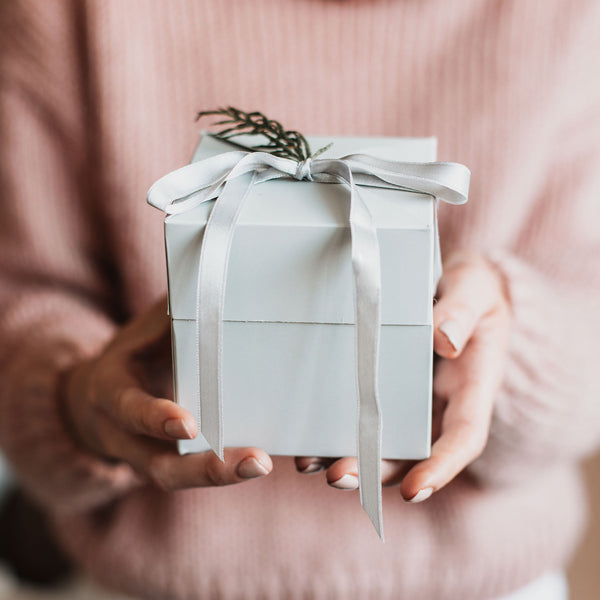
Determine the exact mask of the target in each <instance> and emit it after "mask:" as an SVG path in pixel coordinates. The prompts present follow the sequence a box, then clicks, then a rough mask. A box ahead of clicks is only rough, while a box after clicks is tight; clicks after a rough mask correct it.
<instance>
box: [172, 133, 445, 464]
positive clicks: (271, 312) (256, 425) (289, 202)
mask: <svg viewBox="0 0 600 600" xmlns="http://www.w3.org/2000/svg"><path fill="white" fill-rule="evenodd" d="M332 140H333V142H334V144H333V146H332V148H331V149H330V150H329V151H328V152H327V153H326V154H324V155H323V157H328V156H330V157H334V156H335V157H341V156H344V155H346V154H350V153H364V154H371V155H374V156H378V157H381V158H385V159H387V160H400V161H414V162H421V161H423V162H425V161H433V160H435V140H434V139H431V138H427V139H402V138H396V139H393V138H309V141H310V143H311V147H312V148H313V149H317V148H319V147H321V146H324V145H325V144H327V143H329V142H330V141H332ZM231 150H232V147H231V146H230V145H228V144H224V143H223V142H220V141H218V140H216V139H214V138H211V137H204V138H203V140H202V141H201V143H200V144H199V146H198V148H197V150H196V152H195V154H194V159H193V160H201V159H202V158H206V157H208V156H212V155H214V154H218V153H221V152H228V151H231ZM360 193H361V195H362V197H363V198H364V200H365V202H366V203H367V205H368V207H369V210H370V211H371V214H372V215H373V219H374V221H375V224H376V226H377V230H378V239H379V244H380V250H381V266H382V333H381V348H380V370H379V392H380V402H381V411H382V421H383V436H382V437H383V441H382V456H383V457H384V458H412V459H418V458H424V457H426V456H428V455H429V449H430V428H431V418H430V415H431V376H432V362H433V342H432V297H433V293H434V281H433V248H434V238H433V232H434V230H433V225H434V218H435V212H434V200H433V199H432V198H431V197H429V196H426V195H421V194H413V193H408V192H401V191H397V190H390V189H384V188H368V187H366V186H362V187H361V188H360ZM212 205H213V203H212V202H211V203H207V204H205V205H202V206H199V207H197V208H195V209H193V210H191V211H188V212H186V213H182V214H178V215H172V216H169V217H167V219H166V220H165V236H166V247H167V263H168V274H169V306H170V313H171V317H172V320H173V321H172V332H173V353H174V375H175V393H176V400H177V402H179V403H180V404H181V405H182V406H184V407H185V408H187V409H188V410H189V411H190V412H192V414H195V412H196V410H195V402H196V399H195V398H194V391H193V390H194V381H195V377H196V376H197V375H196V373H197V365H196V363H195V361H196V351H195V340H196V335H195V321H194V318H195V312H196V281H197V269H198V259H199V254H200V248H201V244H202V232H203V229H204V225H205V223H206V220H207V218H208V215H209V214H210V210H211V208H212ZM348 214H349V192H348V190H347V189H346V188H345V187H344V186H342V185H341V184H320V183H313V182H305V181H302V182H299V181H295V180H277V181H270V182H266V183H262V184H258V185H255V186H254V187H253V188H252V190H251V192H250V193H249V195H248V199H247V202H246V205H245V206H244V208H243V209H242V212H241V215H240V220H239V224H238V227H237V229H236V232H235V236H234V240H233V245H232V249H231V255H230V262H229V270H228V277H227V288H226V296H225V310H224V321H225V324H224V334H223V424H224V441H225V446H259V447H262V448H264V449H265V450H266V451H267V452H269V453H271V454H281V455H310V456H351V455H355V453H356V438H355V436H356V412H357V402H358V400H357V391H356V387H357V386H356V373H355V364H354V354H355V350H354V325H353V324H354V304H353V302H354V292H353V278H352V267H351V262H350V230H349V224H348ZM207 449H208V444H207V443H206V441H205V440H204V438H203V437H202V435H201V434H199V435H198V438H197V439H196V440H192V441H185V442H181V443H180V450H181V451H182V452H199V451H204V450H207Z"/></svg>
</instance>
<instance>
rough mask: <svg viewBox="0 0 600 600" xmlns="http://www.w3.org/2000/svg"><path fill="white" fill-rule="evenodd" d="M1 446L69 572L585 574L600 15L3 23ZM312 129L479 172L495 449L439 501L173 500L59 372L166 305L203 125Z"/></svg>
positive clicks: (528, 6) (262, 584)
mask: <svg viewBox="0 0 600 600" xmlns="http://www.w3.org/2000/svg"><path fill="white" fill-rule="evenodd" d="M0 18H1V22H0V27H1V30H0V51H1V53H0V56H1V58H0V60H1V61H2V65H1V66H2V71H1V72H2V81H1V88H0V129H1V131H2V136H1V137H0V169H1V171H0V177H1V180H0V182H1V184H2V188H1V196H0V202H1V205H2V218H1V219H0V336H1V338H0V339H1V341H2V343H1V346H0V443H1V445H2V449H3V450H4V451H5V452H6V454H7V456H8V457H9V459H10V460H11V462H12V463H13V464H14V466H15V468H16V470H17V471H18V473H19V476H20V479H21V481H22V483H23V485H24V486H25V487H26V489H27V490H28V491H29V493H30V494H31V495H32V496H34V497H35V498H37V499H38V501H39V502H40V503H42V504H43V505H44V506H45V507H46V508H47V509H48V510H49V511H51V512H53V513H54V515H55V522H56V525H57V527H56V529H57V532H58V534H59V535H60V537H61V539H62V541H63V543H64V545H65V547H66V548H67V549H68V550H69V551H70V552H71V554H72V555H73V556H74V557H75V559H76V560H77V561H78V562H79V564H80V565H81V566H82V567H83V568H84V569H86V570H87V571H88V572H90V573H91V575H92V576H94V577H96V578H97V579H99V580H101V581H102V582H103V583H104V584H106V585H109V586H114V587H115V588H119V589H121V590H124V591H128V592H130V593H132V594H135V595H138V596H140V597H143V598H155V599H157V600H158V599H161V600H164V599H169V600H192V599H194V600H196V599H200V598H202V599H208V598H226V599H231V598H261V599H269V600H270V599H273V600H276V599H281V598H298V599H300V598H311V599H315V600H319V599H326V598H327V599H331V598H344V599H353V598H355V599H357V600H358V599H361V600H363V599H368V598H373V599H378V600H382V599H387V598H389V599H392V598H394V599H398V598H399V599H404V598H419V599H420V600H440V599H443V600H485V599H489V598H493V597H494V596H497V595H500V594H503V593H506V592H508V591H510V590H512V589H515V588H517V587H519V586H521V585H523V584H525V583H526V582H527V581H529V580H531V579H533V578H534V577H536V576H537V575H539V574H540V573H541V572H543V571H544V570H546V569H552V568H559V567H561V566H563V565H564V564H565V563H566V561H567V560H568V559H569V557H570V555H571V552H572V550H573V547H574V545H575V544H576V542H577V539H578V536H579V533H580V531H581V528H582V525H583V522H584V501H583V495H582V490H581V485H580V481H579V477H578V474H577V468H576V461H577V460H578V459H579V458H580V457H581V456H583V455H585V454H586V453H589V452H590V451H591V450H593V449H594V448H595V447H596V446H597V444H598V439H599V437H600V436H599V431H600V403H599V401H598V399H599V396H600V390H599V386H598V372H597V366H596V362H597V359H596V356H597V354H596V352H595V350H596V348H597V340H598V339H600V322H599V321H600V319H599V317H598V305H597V302H598V300H597V299H598V295H599V294H600V269H599V268H598V261H599V259H600V228H599V227H598V217H599V216H600V215H599V209H598V206H599V204H598V197H599V192H600V183H599V182H600V177H599V175H598V173H599V172H600V170H599V169H598V166H599V165H600V144H599V143H598V140H599V139H600V83H599V82H598V78H597V76H596V75H595V72H596V71H595V68H594V67H597V65H595V64H593V62H594V61H597V58H598V56H600V37H599V36H598V34H597V32H598V24H599V23H600V3H598V2H597V1H596V0H579V1H572V2H568V1H564V0H563V1H559V0H537V1H535V0H519V1H517V0H512V1H511V0H506V1H500V0H461V1H460V2H448V1H447V0H377V1H375V0H373V1H366V0H363V1H360V0H355V1H353V0H347V1H343V0H328V1H326V0H253V1H252V2H250V1H248V0H195V1H192V0H173V1H170V2H164V1H162V0H128V2H104V1H100V0H89V1H88V2H85V3H82V2H78V1H77V0H63V1H47V2H39V1H35V0H31V1H25V0H22V1H21V0H20V1H16V0H13V1H12V2H5V3H2V5H1V8H0ZM227 104H232V105H235V106H240V107H243V108H247V109H259V110H262V111H263V112H265V113H266V114H268V115H270V116H273V117H274V118H277V119H279V120H281V121H282V122H283V123H284V124H285V125H286V126H287V127H289V128H297V129H299V130H301V131H303V132H304V133H307V134H322V135H327V134H331V135H335V134H356V135H393V136H429V135H436V136H437V137H438V138H439V156H440V159H446V160H456V161H460V162H464V163H465V164H467V165H468V166H469V167H470V168H471V170H472V173H473V178H472V188H471V199H470V202H469V204H468V205H467V206H465V207H461V208H455V207H452V208H447V207H444V206H442V207H441V209H440V232H441V238H442V251H443V253H446V254H447V253H449V252H451V251H452V250H454V249H456V248H461V247H464V248H471V249H475V250H479V251H481V252H483V253H484V254H485V255H487V256H488V257H489V258H490V259H491V260H493V261H494V262H495V264H496V265H497V266H498V268H499V269H501V271H502V272H503V273H504V274H505V276H506V279H507V285H508V290H509V293H510V297H511V302H512V308H513V313H514V319H513V334H512V343H511V348H510V356H509V361H508V365H507V371H506V378H505V381H504V384H503V386H502V389H501V391H500V393H499V394H498V398H497V402H496V408H495V412H494V419H493V424H492V430H491V435H490V440H489V443H488V445H487V447H486V450H485V452H484V454H483V455H482V456H481V457H480V458H479V459H478V460H477V461H476V462H475V463H474V464H473V465H471V467H470V468H469V469H468V470H467V472H466V473H464V474H463V475H461V476H460V477H459V478H457V479H456V480H455V481H454V482H453V483H452V484H450V485H449V486H447V488H445V489H444V490H442V491H440V492H439V493H437V494H435V495H434V496H433V498H432V499H430V500H429V501H427V502H425V503H424V504H422V505H414V506H413V505H407V504H405V503H403V502H402V499H401V497H400V493H399V491H398V489H397V488H389V489H385V490H384V515H385V524H386V538H387V541H386V543H385V544H382V543H381V542H380V541H379V540H378V538H377V536H376V535H375V534H374V532H373V531H372V528H371V526H370V524H369V523H368V520H367V519H366V518H365V516H364V514H363V513H362V510H361V508H360V503H359V500H358V496H357V494H356V493H353V492H349V493H348V492H347V493H342V492H339V491H336V490H333V489H331V488H329V487H327V485H326V484H325V482H324V478H323V477H322V475H315V476H301V475H298V474H296V473H295V470H294V467H293V462H292V459H290V458H275V460H274V463H275V469H274V472H273V473H272V474H271V475H269V476H268V477H266V478H265V479H264V480H256V481H252V482H248V483H244V484H242V485H238V486H233V487H228V488H220V489H200V490H191V491H186V492H181V493H175V494H170V495H169V494H165V493H162V492H159V491H156V490H152V489H150V488H148V487H141V486H140V484H139V482H138V481H137V479H136V478H135V476H134V475H133V473H132V472H131V471H130V470H129V468H128V467H126V466H114V465H109V464H105V463H103V462H102V461H100V460H98V459H96V458H94V457H92V456H88V455H86V454H85V453H84V452H82V451H81V450H79V449H78V448H77V446H76V445H75V443H74V442H73V441H72V440H71V439H70V438H69V434H68V432H67V430H66V428H65V427H64V425H63V421H62V418H61V415H60V411H59V407H58V406H59V405H58V403H57V401H56V390H57V381H58V374H59V372H60V370H61V369H63V368H65V367H67V366H68V365H70V364H73V362H74V361H77V360H81V359H82V358H83V357H86V356H90V355H92V354H93V353H95V352H97V351H98V350H99V349H100V348H101V347H102V346H103V345H104V344H105V343H106V341H107V340H108V339H110V337H111V335H112V334H113V332H114V331H115V329H116V328H117V327H118V326H119V324H120V323H122V322H124V321H125V320H126V319H127V318H129V317H131V316H132V315H134V314H136V313H137V312H139V311H140V310H142V309H143V308H145V307H147V306H148V305H149V304H150V303H151V302H152V301H154V300H155V299H157V298H158V297H159V296H160V295H161V294H164V293H165V288H166V275H165V265H164V247H163V240H162V236H163V230H162V216H161V215H160V214H159V213H158V211H155V210H153V209H151V208H150V207H148V206H147V205H146V204H145V192H146V190H147V188H148V187H149V186H150V184H151V183H152V182H153V181H154V180H155V179H157V178H158V177H159V176H161V175H163V174H165V173H166V172H168V171H169V170H171V169H173V168H175V167H179V166H181V165H183V164H185V163H186V162H187V160H188V159H189V157H190V155H191V151H192V149H193V147H194V145H195V143H196V139H197V138H196V136H197V126H196V125H195V124H194V122H193V118H194V115H195V113H196V111H197V110H199V109H206V108H213V107H217V106H220V105H227Z"/></svg>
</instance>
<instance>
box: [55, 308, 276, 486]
mask: <svg viewBox="0 0 600 600" xmlns="http://www.w3.org/2000/svg"><path fill="white" fill-rule="evenodd" d="M170 381H171V348H170V320H169V317H168V316H167V305H166V300H164V299H163V300H162V301H161V302H159V303H157V304H155V305H154V306H152V307H151V308H150V309H149V310H147V311H146V312H144V313H143V314H141V315H139V316H138V317H136V318H135V319H133V320H132V321H131V322H130V323H128V324H127V325H126V326H125V327H123V328H122V329H121V330H120V331H119V332H118V333H117V335H116V336H115V337H114V339H113V340H112V341H111V342H110V344H109V345H108V346H107V347H106V348H105V349H104V351H103V352H102V353H101V354H100V355H98V356H96V357H94V358H93V359H91V360H88V361H85V362H83V363H81V364H79V365H77V366H76V367H74V368H72V369H71V370H70V371H68V372H67V373H65V375H64V379H63V382H62V386H61V394H60V396H61V401H62V406H63V411H64V415H65V420H66V422H67V425H68V426H70V429H71V432H72V434H73V436H74V437H75V439H76V441H78V442H79V444H80V445H81V446H82V447H83V448H85V449H86V450H88V451H89V452H91V453H92V454H95V455H97V456H100V457H102V458H104V459H106V460H110V461H117V462H125V463H127V464H129V465H130V466H131V467H132V468H133V469H134V471H135V472H136V473H138V475H140V476H141V477H142V478H143V479H145V480H147V481H149V482H151V483H153V484H155V485H156V486H158V487H159V488H160V489H162V490H165V491H172V490H177V489H183V488H191V487H204V486H221V485H228V484H231V483H239V482H242V481H246V480H248V479H254V478H256V477H261V476H264V475H268V474H269V473H270V472H271V470H272V468H273V463H272V461H271V458H270V457H269V455H268V454H267V453H266V452H264V450H261V449H260V448H226V449H225V461H224V462H221V460H220V459H219V457H218V456H217V455H216V454H215V453H214V452H212V451H209V452H202V453H199V454H187V455H185V456H180V455H179V454H178V452H177V448H176V445H175V440H177V439H192V438H194V437H196V435H197V434H198V426H197V424H196V421H195V419H194V418H193V416H192V415H191V414H190V413H189V412H187V411H186V410H184V409H183V408H182V407H180V406H179V405H177V404H175V403H174V402H172V401H171V400H168V399H166V398H165V396H166V395H167V394H168V390H169V387H170Z"/></svg>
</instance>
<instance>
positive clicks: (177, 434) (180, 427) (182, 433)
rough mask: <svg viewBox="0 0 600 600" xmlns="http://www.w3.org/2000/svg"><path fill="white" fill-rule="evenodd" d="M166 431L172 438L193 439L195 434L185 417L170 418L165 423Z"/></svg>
mask: <svg viewBox="0 0 600 600" xmlns="http://www.w3.org/2000/svg"><path fill="white" fill-rule="evenodd" d="M164 430H165V433H166V434H167V435H169V436H171V437H172V438H176V439H181V440H191V439H192V438H193V437H194V434H193V433H192V431H191V430H190V428H189V427H188V425H187V424H186V422H185V421H184V420H183V419H169V420H168V421H165V424H164Z"/></svg>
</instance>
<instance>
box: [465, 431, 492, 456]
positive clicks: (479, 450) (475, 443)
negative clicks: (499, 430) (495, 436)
mask: <svg viewBox="0 0 600 600" xmlns="http://www.w3.org/2000/svg"><path fill="white" fill-rule="evenodd" d="M487 440H488V435H487V431H485V430H481V429H477V430H475V431H474V432H473V434H472V435H471V438H470V440H469V450H470V452H469V453H470V455H471V456H472V460H475V459H476V458H479V457H480V456H481V455H482V454H483V451H484V450H485V447H486V445H487Z"/></svg>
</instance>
